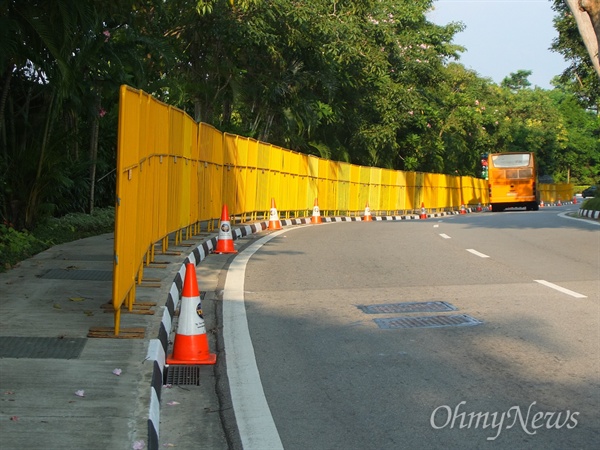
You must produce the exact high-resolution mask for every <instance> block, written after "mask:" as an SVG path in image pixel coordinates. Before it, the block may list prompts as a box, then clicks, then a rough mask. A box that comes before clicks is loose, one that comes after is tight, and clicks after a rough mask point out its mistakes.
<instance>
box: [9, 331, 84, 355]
mask: <svg viewBox="0 0 600 450" xmlns="http://www.w3.org/2000/svg"><path fill="white" fill-rule="evenodd" d="M86 342H87V339H84V338H70V337H58V338H56V337H15V336H0V358H24V359H77V358H79V356H80V355H81V352H82V351H83V347H85V344H86Z"/></svg>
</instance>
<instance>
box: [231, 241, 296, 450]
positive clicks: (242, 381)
mask: <svg viewBox="0 0 600 450" xmlns="http://www.w3.org/2000/svg"><path fill="white" fill-rule="evenodd" d="M288 231H289V229H285V230H281V231H277V232H275V233H272V234H269V235H268V236H265V237H264V238H262V239H259V240H258V241H256V242H255V243H253V244H252V245H250V246H249V247H248V248H246V249H245V250H244V251H243V252H241V253H240V254H238V255H237V256H236V257H235V259H234V260H233V261H232V262H231V264H230V266H229V269H228V270H227V278H226V280H225V288H224V290H223V341H224V346H225V349H226V350H225V351H226V354H227V377H228V378H229V389H230V392H231V400H232V403H233V410H234V411H235V419H236V422H237V425H238V429H239V432H240V437H241V440H242V447H243V448H247V449H259V448H268V449H283V444H282V443H281V438H280V437H279V433H278V432H277V427H276V426H275V422H274V421H273V416H272V415H271V410H270V409H269V405H268V403H267V399H266V398H265V393H264V391H263V387H262V383H261V381H260V374H259V372H258V366H257V365H256V359H255V356H254V347H253V345H252V340H251V338H250V331H249V329H248V319H247V317H246V306H245V304H244V278H245V274H246V265H247V264H248V260H249V259H250V257H251V256H252V255H253V254H254V253H255V252H256V251H257V250H258V249H259V248H260V247H261V246H262V245H264V244H265V243H267V242H268V241H270V240H271V239H273V238H274V237H276V236H278V235H280V234H282V233H285V232H288Z"/></svg>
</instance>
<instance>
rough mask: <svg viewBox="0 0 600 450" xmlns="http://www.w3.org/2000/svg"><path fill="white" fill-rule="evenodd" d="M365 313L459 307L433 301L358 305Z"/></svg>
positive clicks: (452, 308) (446, 309) (411, 311)
mask: <svg viewBox="0 0 600 450" xmlns="http://www.w3.org/2000/svg"><path fill="white" fill-rule="evenodd" d="M356 307H357V308H358V309H360V310H361V311H362V312H364V313H365V314H394V313H413V312H445V311H456V310H457V308H456V307H455V306H453V305H451V304H450V303H447V302H441V301H433V302H408V303H385V304H379V305H357V306H356Z"/></svg>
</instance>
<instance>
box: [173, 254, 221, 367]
mask: <svg viewBox="0 0 600 450" xmlns="http://www.w3.org/2000/svg"><path fill="white" fill-rule="evenodd" d="M216 362H217V355H215V354H213V353H210V349H209V347H208V338H207V337H206V326H205V325H204V317H203V316H202V303H201V302H200V293H199V292H198V282H197V281H196V266H195V265H194V264H192V263H188V264H187V265H186V266H185V280H184V282H183V290H182V291H181V305H180V307H179V324H178V325H177V333H176V334H175V340H174V341H173V354H172V355H171V357H169V358H167V364H181V365H186V364H214V363H216Z"/></svg>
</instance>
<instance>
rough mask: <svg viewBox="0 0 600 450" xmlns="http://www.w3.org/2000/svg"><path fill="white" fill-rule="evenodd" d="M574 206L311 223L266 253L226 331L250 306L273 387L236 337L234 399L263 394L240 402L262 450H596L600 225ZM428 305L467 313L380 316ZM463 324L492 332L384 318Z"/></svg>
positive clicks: (242, 289)
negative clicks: (378, 309)
mask: <svg viewBox="0 0 600 450" xmlns="http://www.w3.org/2000/svg"><path fill="white" fill-rule="evenodd" d="M572 208H574V207H572ZM566 209H567V208H564V207H563V208H552V209H543V210H540V211H536V212H526V211H512V212H504V213H482V214H469V215H459V216H448V217H446V218H442V219H428V220H421V221H403V222H371V223H360V222H348V223H337V224H327V225H320V226H308V227H295V228H293V229H289V230H284V231H283V233H281V234H278V235H276V236H274V237H273V236H271V237H269V239H270V240H268V241H265V242H264V243H263V244H262V245H258V246H257V247H256V248H255V249H254V250H253V251H255V253H254V254H253V255H250V256H248V257H247V265H245V266H244V267H243V269H244V271H241V272H240V271H239V270H238V271H237V272H238V273H237V276H241V281H240V283H241V284H238V285H235V286H234V288H230V291H231V292H233V291H235V290H237V291H238V292H237V297H236V295H233V297H234V298H233V300H232V298H231V296H229V298H228V294H227V292H228V291H227V289H228V288H227V286H226V288H225V298H224V306H223V308H224V324H223V327H224V330H225V331H227V329H228V327H231V326H232V324H231V322H227V321H228V320H230V318H231V317H235V319H234V320H237V321H239V320H240V317H239V315H236V314H237V313H236V314H233V315H232V316H227V313H226V312H225V309H226V307H227V305H228V304H229V305H234V306H235V305H237V306H236V307H239V304H240V302H241V301H242V302H243V303H242V305H244V306H245V308H244V309H245V318H243V319H244V320H247V324H248V335H249V338H250V341H248V342H250V344H251V345H250V347H249V348H250V351H249V352H247V354H246V358H247V359H248V361H249V362H248V364H250V363H253V361H254V355H255V362H256V368H257V374H258V376H259V378H258V382H259V383H260V385H261V386H260V387H261V389H259V388H257V386H256V385H255V384H252V377H251V374H252V370H250V369H248V367H246V366H244V367H242V368H241V369H239V368H238V369H236V368H235V367H233V364H231V365H230V361H233V359H230V357H233V355H230V353H229V350H228V348H230V347H228V346H227V340H226V341H225V349H226V352H227V360H228V363H227V366H228V370H229V371H230V374H229V378H230V381H231V380H233V382H234V383H238V384H237V385H236V387H235V389H234V391H235V390H238V391H243V390H244V389H246V390H247V391H251V392H252V395H251V396H250V397H246V400H241V401H239V400H236V399H235V398H234V399H233V405H234V407H236V404H237V409H236V410H235V413H236V416H237V418H238V422H241V423H242V424H243V426H242V428H241V429H240V434H241V440H242V441H243V442H245V443H246V448H251V447H253V448H256V449H259V450H263V449H262V448H261V447H260V446H261V445H263V444H264V443H265V442H271V443H272V445H271V444H269V447H273V448H276V447H279V446H282V447H283V448H285V449H286V450H294V449H307V448H310V449H404V448H431V449H436V448H440V449H441V448H461V449H465V448H478V449H479V448H487V447H493V448H528V449H533V448H540V449H541V448H544V449H548V448H581V449H587V448H595V447H596V445H597V443H598V442H600V413H599V411H600V350H599V347H600V345H599V343H600V325H599V318H600V305H599V300H600V256H599V255H600V228H599V227H598V226H597V225H596V224H592V223H589V222H585V221H579V220H569V219H567V218H565V217H561V216H559V213H561V212H564V211H566ZM236 259H237V258H236ZM234 272H236V271H234ZM235 276H236V274H235V273H233V274H232V273H231V272H230V274H229V275H228V281H230V280H232V279H233V277H235ZM241 296H243V299H240V298H239V297H241ZM421 302H436V303H434V306H439V305H440V303H437V302H445V303H443V304H442V305H446V304H447V305H451V306H450V307H454V308H456V310H450V311H443V312H404V311H401V312H386V313H382V314H367V313H366V312H365V311H364V309H365V308H364V307H365V306H367V305H395V304H398V303H421ZM360 306H363V308H360ZM453 315H467V316H468V317H467V318H465V317H464V316H462V319H461V318H459V319H460V320H469V319H473V320H474V321H475V322H481V323H479V324H476V325H467V326H448V327H435V328H394V327H393V328H391V329H382V328H380V327H379V326H378V324H377V323H376V322H375V321H374V319H384V318H413V319H414V318H415V317H423V316H427V317H429V316H453ZM228 317H230V318H228ZM441 320H442V319H440V321H441ZM414 322H415V321H414V320H413V321H412V322H411V323H414ZM399 323H400V321H398V320H397V321H393V322H392V326H397V325H398V324H399ZM238 338H239V337H238ZM239 339H243V338H239ZM248 353H252V355H249V354H248ZM235 370H241V372H240V373H241V374H242V376H241V378H240V377H238V378H239V380H241V381H239V382H236V381H235V380H236V376H239V374H238V375H236V374H235V373H234V371H235ZM236 392H237V391H236ZM263 392H264V397H261V396H262V395H263ZM235 395H237V394H235V393H234V396H235ZM241 395H244V394H243V393H242V394H241ZM263 400H264V401H263ZM244 402H246V403H244ZM240 404H241V407H240ZM265 408H266V409H265ZM256 416H260V417H261V421H259V423H256V421H255V419H256ZM244 417H247V418H248V417H249V419H248V420H245V419H244ZM263 419H264V420H263ZM254 426H255V428H253V427H254ZM255 439H256V440H255ZM261 439H266V440H263V441H261ZM268 439H271V441H269V440H268ZM253 442H254V443H256V444H252V445H250V444H251V443H253ZM261 442H262V443H263V444H260V443H261ZM264 445H266V444H264ZM263 448H264V447H263Z"/></svg>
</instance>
